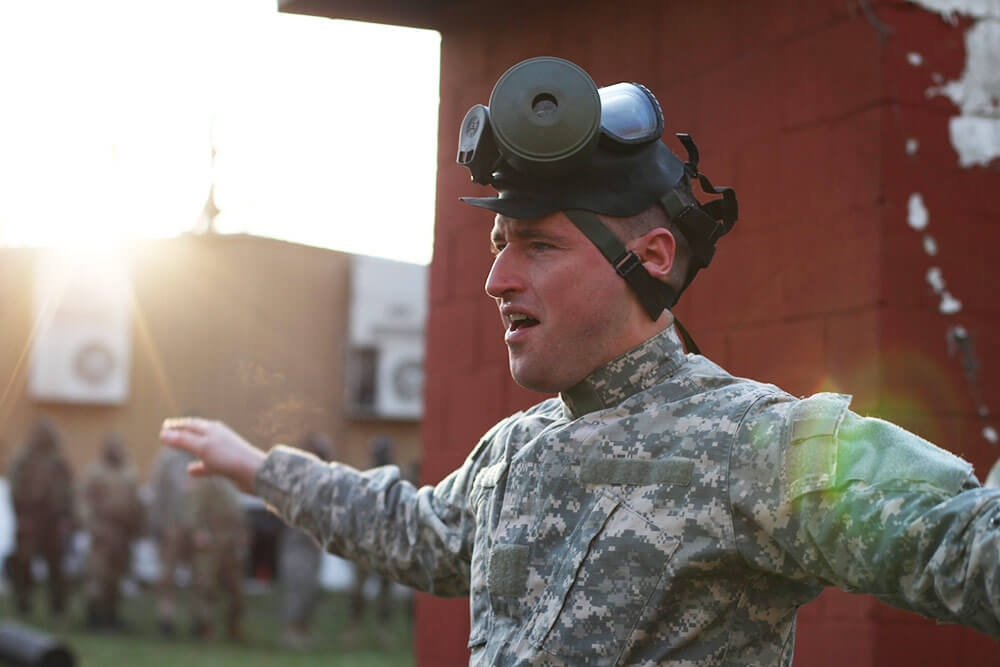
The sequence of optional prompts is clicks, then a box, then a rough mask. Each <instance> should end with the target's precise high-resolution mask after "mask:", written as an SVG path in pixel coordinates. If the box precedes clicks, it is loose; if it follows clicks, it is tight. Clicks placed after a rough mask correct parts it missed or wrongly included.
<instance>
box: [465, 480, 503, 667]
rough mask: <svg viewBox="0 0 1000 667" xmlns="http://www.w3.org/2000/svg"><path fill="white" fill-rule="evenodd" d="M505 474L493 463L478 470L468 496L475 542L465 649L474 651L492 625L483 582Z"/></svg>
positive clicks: (487, 566) (487, 568)
mask: <svg viewBox="0 0 1000 667" xmlns="http://www.w3.org/2000/svg"><path fill="white" fill-rule="evenodd" d="M506 471H507V464H506V462H504V461H500V462H499V463H494V464H493V465H491V466H487V467H485V468H483V469H482V470H480V471H479V472H478V473H477V474H476V477H475V479H474V480H473V482H472V491H471V492H470V493H469V507H470V508H472V511H473V513H474V514H475V517H476V538H475V540H476V541H475V546H474V548H473V550H472V573H471V576H472V591H471V594H470V599H469V609H470V612H471V614H472V622H471V627H470V629H469V648H470V649H473V650H474V649H476V648H478V647H481V646H483V645H484V644H485V643H486V639H487V638H488V637H489V630H490V625H491V624H492V611H491V609H490V601H489V595H488V594H487V589H486V581H487V579H488V576H489V574H488V572H489V552H490V544H491V539H490V528H491V526H492V524H493V518H494V517H493V515H494V514H495V512H496V507H495V505H496V495H495V494H496V491H497V486H498V485H500V484H502V483H503V478H504V475H505V473H506Z"/></svg>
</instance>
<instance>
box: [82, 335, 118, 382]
mask: <svg viewBox="0 0 1000 667" xmlns="http://www.w3.org/2000/svg"><path fill="white" fill-rule="evenodd" d="M114 369H115V355H114V353H113V352H112V351H111V348H110V347H108V345H107V344H106V343H103V342H101V341H91V342H89V343H86V344H84V345H82V346H81V347H80V349H78V350H77V351H76V354H75V355H73V371H74V372H75V373H76V375H77V377H79V378H80V379H81V380H83V381H84V382H86V383H87V384H93V385H97V384H103V383H104V382H106V381H107V380H108V378H110V377H111V373H112V371H114Z"/></svg>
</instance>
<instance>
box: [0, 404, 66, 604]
mask: <svg viewBox="0 0 1000 667" xmlns="http://www.w3.org/2000/svg"><path fill="white" fill-rule="evenodd" d="M7 476H8V478H9V480H10V492H11V500H12V502H13V505H14V515H15V517H16V519H17V530H16V533H15V540H16V544H15V546H14V551H13V553H11V554H10V556H8V557H7V561H6V563H5V567H4V569H5V570H6V572H7V576H8V577H9V578H10V582H11V586H12V588H13V591H14V599H15V602H16V605H17V611H18V612H19V613H21V614H26V613H28V611H29V610H30V607H31V589H32V586H33V583H34V579H33V576H32V572H31V561H32V559H33V558H34V557H35V556H41V557H43V558H45V562H46V564H47V566H48V584H49V606H50V609H51V610H52V613H53V614H55V615H61V614H62V613H63V611H64V610H65V608H66V580H65V578H64V576H63V555H64V553H65V551H66V547H67V544H68V541H69V537H70V535H71V534H72V532H73V523H74V522H73V476H72V472H71V470H70V467H69V464H68V463H67V461H66V457H65V456H64V455H63V451H62V445H61V443H60V437H59V433H58V431H56V427H55V424H53V423H52V422H51V421H50V420H48V419H41V420H39V421H38V423H37V424H36V425H35V428H34V430H33V432H32V434H31V436H30V437H29V438H28V440H27V442H25V443H24V445H23V446H22V447H21V448H20V449H19V450H18V451H17V453H16V454H15V455H14V459H13V461H12V462H11V464H10V467H9V469H8V471H7Z"/></svg>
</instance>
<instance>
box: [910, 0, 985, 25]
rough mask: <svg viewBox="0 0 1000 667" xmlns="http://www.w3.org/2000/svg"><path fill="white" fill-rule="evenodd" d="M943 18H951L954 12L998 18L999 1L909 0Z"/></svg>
mask: <svg viewBox="0 0 1000 667" xmlns="http://www.w3.org/2000/svg"><path fill="white" fill-rule="evenodd" d="M910 1H911V2H913V3H914V4H917V5H920V6H922V7H924V8H925V9H929V10H931V11H932V12H937V13H938V14H940V15H941V16H942V17H943V18H944V19H946V20H951V19H952V18H954V16H955V14H965V15H966V16H972V17H974V18H991V17H992V18H1000V2H997V0H910Z"/></svg>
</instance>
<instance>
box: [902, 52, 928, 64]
mask: <svg viewBox="0 0 1000 667" xmlns="http://www.w3.org/2000/svg"><path fill="white" fill-rule="evenodd" d="M906 61H907V62H908V63H910V64H911V65H913V66H914V67H920V66H921V65H923V64H924V57H923V56H922V55H920V54H919V53H917V52H916V51H910V52H909V53H907V54H906Z"/></svg>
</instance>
